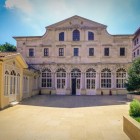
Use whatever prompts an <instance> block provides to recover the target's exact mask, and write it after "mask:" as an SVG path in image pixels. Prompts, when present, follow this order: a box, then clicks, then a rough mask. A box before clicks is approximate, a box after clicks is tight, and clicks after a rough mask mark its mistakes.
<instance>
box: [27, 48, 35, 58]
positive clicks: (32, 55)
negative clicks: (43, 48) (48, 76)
mask: <svg viewBox="0 0 140 140" xmlns="http://www.w3.org/2000/svg"><path fill="white" fill-rule="evenodd" d="M31 50H32V52H31ZM28 55H29V57H34V56H35V49H34V48H29V54H28Z"/></svg>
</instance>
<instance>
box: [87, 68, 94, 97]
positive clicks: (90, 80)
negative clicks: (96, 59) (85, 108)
mask: <svg viewBox="0 0 140 140" xmlns="http://www.w3.org/2000/svg"><path fill="white" fill-rule="evenodd" d="M95 79H96V71H95V70H94V69H93V68H89V69H88V70H87V71H86V90H87V95H95Z"/></svg>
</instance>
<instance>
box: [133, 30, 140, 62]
mask: <svg viewBox="0 0 140 140" xmlns="http://www.w3.org/2000/svg"><path fill="white" fill-rule="evenodd" d="M132 53H133V54H132V55H133V59H135V58H137V57H140V28H138V30H137V31H136V32H135V33H134V38H133V51H132Z"/></svg>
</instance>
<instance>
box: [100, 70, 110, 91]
mask: <svg viewBox="0 0 140 140" xmlns="http://www.w3.org/2000/svg"><path fill="white" fill-rule="evenodd" d="M101 88H111V71H110V69H107V68H105V69H103V70H102V71H101Z"/></svg>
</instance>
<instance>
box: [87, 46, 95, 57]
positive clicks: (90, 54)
mask: <svg viewBox="0 0 140 140" xmlns="http://www.w3.org/2000/svg"><path fill="white" fill-rule="evenodd" d="M91 49H93V50H92V52H91V51H90V50H91ZM88 55H89V56H94V48H89V49H88Z"/></svg>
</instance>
